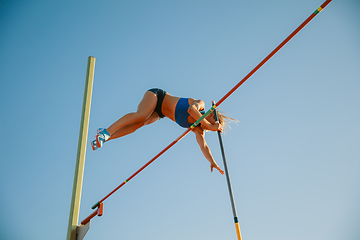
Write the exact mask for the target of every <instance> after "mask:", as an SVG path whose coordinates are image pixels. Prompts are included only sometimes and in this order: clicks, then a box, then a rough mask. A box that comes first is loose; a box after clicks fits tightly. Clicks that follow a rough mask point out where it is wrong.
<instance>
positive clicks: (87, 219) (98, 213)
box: [81, 203, 104, 225]
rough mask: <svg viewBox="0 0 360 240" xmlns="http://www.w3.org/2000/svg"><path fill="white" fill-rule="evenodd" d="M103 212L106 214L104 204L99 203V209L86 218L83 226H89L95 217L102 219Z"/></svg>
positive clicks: (82, 223)
mask: <svg viewBox="0 0 360 240" xmlns="http://www.w3.org/2000/svg"><path fill="white" fill-rule="evenodd" d="M103 212H104V207H103V203H99V204H98V205H97V209H96V210H95V211H94V212H93V213H92V214H90V215H89V216H88V217H87V218H85V219H84V220H83V221H82V222H81V225H85V224H87V223H88V222H90V220H91V219H92V218H93V217H95V216H99V217H101V216H102V215H103Z"/></svg>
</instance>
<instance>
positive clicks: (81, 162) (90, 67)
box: [66, 56, 95, 240]
mask: <svg viewBox="0 0 360 240" xmlns="http://www.w3.org/2000/svg"><path fill="white" fill-rule="evenodd" d="M94 70H95V58H94V57H91V56H90V57H89V58H88V63H87V70H86V79H85V89H84V99H83V106H82V113H81V122H80V133H79V142H78V150H77V155H76V164H75V173H74V185H73V191H72V197H71V205H70V214H69V224H68V232H67V237H66V239H67V240H76V229H77V226H78V221H79V210H80V200H81V190H82V183H83V177H84V166H85V153H86V143H87V135H88V130H89V118H90V106H91V95H92V89H93V82H94Z"/></svg>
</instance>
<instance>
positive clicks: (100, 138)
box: [96, 128, 110, 148]
mask: <svg viewBox="0 0 360 240" xmlns="http://www.w3.org/2000/svg"><path fill="white" fill-rule="evenodd" d="M97 131H98V133H97V135H96V146H97V147H98V148H101V147H102V145H103V144H104V142H105V141H106V140H108V139H109V138H110V133H109V132H108V131H107V130H106V129H105V128H99V129H98V130H97Z"/></svg>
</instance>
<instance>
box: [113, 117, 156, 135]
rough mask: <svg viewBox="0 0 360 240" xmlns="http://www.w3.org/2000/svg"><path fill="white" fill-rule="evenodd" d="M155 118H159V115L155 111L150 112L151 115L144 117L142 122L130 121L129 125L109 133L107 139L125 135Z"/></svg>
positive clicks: (153, 120) (154, 120)
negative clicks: (109, 135)
mask: <svg viewBox="0 0 360 240" xmlns="http://www.w3.org/2000/svg"><path fill="white" fill-rule="evenodd" d="M157 120H159V115H158V114H157V113H156V112H153V113H152V114H151V116H150V117H149V118H148V119H146V120H145V121H143V122H137V123H132V124H129V125H127V126H125V127H123V128H120V129H119V130H117V131H116V132H115V133H113V134H112V135H111V137H110V138H109V139H108V141H109V140H112V139H115V138H119V137H123V136H125V135H128V134H130V133H133V132H135V131H136V130H138V129H139V128H141V127H142V126H145V125H148V124H151V123H154V122H156V121H157Z"/></svg>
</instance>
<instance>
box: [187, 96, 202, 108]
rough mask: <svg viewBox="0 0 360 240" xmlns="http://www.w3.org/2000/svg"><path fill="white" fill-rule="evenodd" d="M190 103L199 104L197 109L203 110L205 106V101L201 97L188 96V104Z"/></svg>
mask: <svg viewBox="0 0 360 240" xmlns="http://www.w3.org/2000/svg"><path fill="white" fill-rule="evenodd" d="M192 104H197V105H198V106H199V110H203V109H204V108H205V103H204V101H203V100H201V99H194V98H189V105H192Z"/></svg>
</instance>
